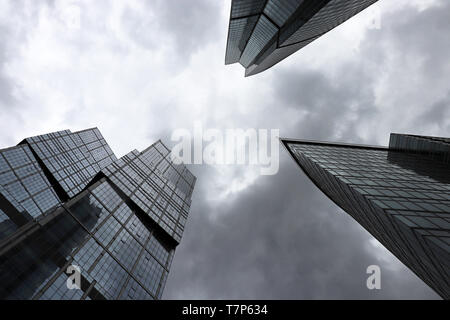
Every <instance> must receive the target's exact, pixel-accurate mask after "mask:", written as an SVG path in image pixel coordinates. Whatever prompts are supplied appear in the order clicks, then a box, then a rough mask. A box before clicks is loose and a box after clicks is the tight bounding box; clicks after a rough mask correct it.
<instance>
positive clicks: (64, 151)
mask: <svg viewBox="0 0 450 320" xmlns="http://www.w3.org/2000/svg"><path fill="white" fill-rule="evenodd" d="M195 181H196V178H195V177H194V176H193V175H192V173H191V172H190V171H189V170H187V169H186V167H185V166H184V165H175V164H174V163H173V162H172V161H171V157H170V151H169V150H168V149H167V148H166V147H165V146H164V144H163V143H162V142H161V141H158V142H156V143H155V144H153V145H152V146H150V147H149V148H147V149H146V150H144V151H142V152H138V151H136V150H134V151H132V152H130V153H129V154H127V155H125V156H124V157H122V158H120V159H117V158H116V156H115V155H114V153H113V152H112V151H111V149H110V147H109V146H108V144H107V143H106V141H105V140H104V138H103V136H102V135H101V133H100V131H99V130H98V129H97V128H94V129H88V130H83V131H80V132H74V133H72V132H70V131H68V130H66V131H60V132H55V133H50V134H46V135H41V136H37V137H32V138H27V139H25V140H23V141H22V142H21V143H20V144H19V145H18V146H16V147H12V148H8V149H3V150H0V283H1V284H2V285H1V286H0V299H159V298H161V295H162V292H163V289H164V285H165V282H166V279H167V275H168V272H169V269H170V265H171V261H172V258H173V255H174V252H175V248H176V246H177V245H178V244H179V242H180V241H181V237H182V234H183V230H184V225H185V223H186V219H187V217H188V212H189V208H190V204H191V195H192V192H193V189H194V185H195Z"/></svg>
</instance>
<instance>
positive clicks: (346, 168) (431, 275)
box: [281, 134, 450, 299]
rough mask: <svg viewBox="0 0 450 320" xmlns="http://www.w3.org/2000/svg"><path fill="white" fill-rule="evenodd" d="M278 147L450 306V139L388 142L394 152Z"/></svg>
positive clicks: (398, 137)
mask: <svg viewBox="0 0 450 320" xmlns="http://www.w3.org/2000/svg"><path fill="white" fill-rule="evenodd" d="M281 140H282V143H283V145H284V146H285V147H286V149H287V150H288V151H289V153H290V154H291V156H292V157H293V159H294V160H295V161H296V162H297V164H298V165H299V166H300V168H301V169H302V170H303V171H304V173H305V174H306V175H307V176H308V177H309V178H310V179H311V180H312V182H314V184H315V185H316V186H317V187H318V188H319V189H320V190H322V192H324V193H325V194H326V195H327V196H328V197H329V198H330V199H331V200H332V201H334V202H335V203H336V204H337V205H338V206H339V207H341V208H342V209H343V210H344V211H346V212H347V213H348V214H350V215H351V216H352V217H353V218H354V219H355V220H356V221H357V222H358V223H359V224H361V225H362V226H363V227H364V228H365V229H366V230H367V231H369V232H370V233H371V234H372V235H373V236H374V237H375V238H376V239H377V240H378V241H379V242H380V243H381V244H383V246H385V247H386V248H387V249H388V250H389V251H390V252H392V253H393V254H394V255H395V256H396V257H397V258H398V259H400V261H402V262H403V263H404V264H405V265H406V266H407V267H409V268H410V269H411V270H412V271H413V272H414V273H415V274H416V275H417V276H418V277H419V278H421V279H422V280H423V281H424V282H425V283H427V284H428V285H429V286H430V287H431V288H432V289H433V290H434V291H436V292H437V293H438V294H439V295H440V296H441V297H443V298H445V299H450V286H449V281H450V278H449V271H450V165H449V164H450V139H448V138H437V137H425V136H415V135H405V134H391V137H390V142H389V147H375V146H363V145H351V144H342V143H329V142H316V141H305V140H289V139H281Z"/></svg>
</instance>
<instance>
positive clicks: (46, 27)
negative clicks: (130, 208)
mask: <svg viewBox="0 0 450 320" xmlns="http://www.w3.org/2000/svg"><path fill="white" fill-rule="evenodd" d="M229 10H230V2H229V1H227V0H222V1H219V0H214V1H212V0H189V1H187V0H148V1H144V0H141V1H130V0H127V1H119V0H110V1H106V0H105V1H104V0H96V1H88V0H86V1H70V0H64V1H57V0H53V1H52V0H47V1H44V0H40V1H39V0H29V1H23V0H10V1H8V0H0V120H1V122H0V148H3V147H8V146H12V145H15V144H17V143H18V142H19V141H21V140H22V139H23V138H24V137H27V136H33V135H37V134H43V133H47V132H52V131H57V130H62V129H71V130H72V131H75V130H80V129H84V128H88V127H93V126H97V127H98V128H99V129H100V130H101V132H102V133H103V135H104V136H105V138H106V140H107V141H108V143H109V144H110V146H111V147H112V149H113V151H114V152H115V153H116V155H117V156H122V155H124V154H125V153H127V152H128V151H130V150H132V149H135V148H136V149H140V150H142V149H143V148H145V147H147V146H148V145H150V144H151V143H153V142H154V141H156V140H158V139H160V138H161V139H162V140H163V141H164V142H165V143H166V144H167V145H169V146H173V145H174V143H173V142H171V141H170V137H171V134H172V132H173V130H175V129H179V128H186V129H189V130H192V128H193V124H194V121H201V122H202V124H203V126H204V127H205V128H217V129H223V130H224V129H227V128H243V129H247V128H267V129H280V133H281V136H284V137H291V138H305V139H314V140H330V141H344V142H349V143H365V144H372V145H377V144H379V145H387V144H388V140H389V133H390V132H402V133H415V134H426V135H436V136H447V137H448V136H450V107H449V104H450V81H449V77H448V75H450V60H449V58H448V57H449V56H450V37H449V36H448V30H450V2H449V1H448V0H440V1H439V0H421V1H419V0H395V1H394V0H380V1H379V2H378V3H376V4H375V5H374V6H372V7H371V8H370V9H368V10H366V11H364V12H362V13H360V14H359V15H358V16H356V17H354V18H352V19H351V20H349V21H347V22H346V23H344V24H343V25H341V26H340V27H338V28H336V29H335V30H333V31H331V32H329V33H328V34H326V35H325V36H323V37H322V38H320V39H319V40H317V41H315V42H314V43H312V44H311V45H309V46H308V47H306V48H304V49H303V50H301V51H299V52H297V53H295V54H294V55H292V56H291V57H289V58H287V59H286V60H284V61H282V62H281V63H279V64H278V65H276V66H275V67H273V68H271V69H269V70H268V71H265V72H264V73H262V74H259V75H256V76H253V77H249V78H244V69H243V68H242V67H241V66H240V65H239V64H235V65H231V66H225V65H224V56H225V45H226V37H227V28H228V18H229ZM77 17H79V19H78V18H77ZM374 19H375V20H377V19H378V20H377V21H376V22H377V23H373V21H374ZM190 169H191V170H192V171H193V173H194V174H195V175H196V176H197V177H198V180H197V185H196V189H195V191H194V195H193V205H192V207H191V212H190V218H189V220H188V223H187V226H186V229H185V233H184V237H183V240H182V242H181V244H180V246H179V247H178V249H177V252H176V254H175V259H174V261H173V265H172V270H171V272H170V275H169V279H168V282H167V286H166V290H165V293H164V296H163V297H164V298H167V299H179V298H184V299H202V298H209V299H216V298H226V299H254V298H256V299H266V298H270V299H279V298H284V299H305V298H306V299H316V298H325V299H341V298H342V299H344V298H368V299H379V298H388V299H391V298H394V299H403V298H413V299H417V298H425V299H436V298H438V296H437V295H436V294H435V293H434V292H433V291H432V290H431V289H429V288H428V287H427V286H426V285H425V284H424V283H423V282H422V281H421V280H420V279H418V278H417V277H416V276H415V275H414V274H413V273H412V272H411V271H409V270H408V269H407V268H406V267H404V266H403V265H402V264H401V263H400V262H399V261H398V260H397V259H396V258H395V257H394V256H393V255H392V254H390V253H389V252H388V251H387V250H386V249H384V248H383V247H382V246H381V245H380V244H379V243H378V242H377V241H376V240H375V239H374V238H373V237H371V236H370V235H369V233H368V232H366V231H365V230H364V229H363V228H362V227H360V226H359V225H358V224H357V223H356V222H355V221H354V220H353V219H352V218H351V217H350V216H349V215H347V214H346V213H345V212H343V211H342V210H340V209H339V208H338V207H337V206H336V205H334V204H333V203H332V202H331V201H330V200H329V199H328V198H326V196H325V195H323V194H322V193H321V192H320V191H319V190H318V189H317V188H316V187H315V186H314V185H313V184H312V183H311V182H310V181H309V180H308V179H307V178H306V177H305V175H304V174H303V173H302V172H301V170H300V169H299V168H298V167H297V166H296V165H295V163H294V162H293V161H292V159H290V158H289V156H288V155H287V153H286V152H285V150H284V149H282V148H280V171H279V173H278V174H277V175H274V176H260V175H259V169H258V168H255V167H245V166H206V165H204V166H190ZM373 264H376V265H379V266H380V267H381V276H382V279H381V290H378V291H377V290H372V291H370V290H368V289H367V288H366V279H367V276H368V275H367V274H366V268H367V267H368V266H369V265H373Z"/></svg>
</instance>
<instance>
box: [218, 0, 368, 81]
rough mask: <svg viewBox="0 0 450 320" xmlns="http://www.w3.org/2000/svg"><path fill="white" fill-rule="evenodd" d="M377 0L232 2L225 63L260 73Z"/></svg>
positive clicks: (259, 0) (236, 0) (249, 73)
mask: <svg viewBox="0 0 450 320" xmlns="http://www.w3.org/2000/svg"><path fill="white" fill-rule="evenodd" d="M376 1H377V0H232V4H231V15H230V24H229V29H228V40H227V49H226V55H225V64H232V63H236V62H239V63H240V64H241V65H242V66H243V67H244V68H246V71H245V75H246V76H251V75H255V74H257V73H260V72H262V71H264V70H266V69H268V68H270V67H272V66H273V65H275V64H277V63H278V62H280V61H281V60H283V59H284V58H286V57H288V56H289V55H291V54H292V53H294V52H296V51H297V50H299V49H301V48H303V47H305V46H306V45H308V44H309V43H311V42H312V41H314V40H316V39H317V38H319V37H320V36H322V35H324V34H325V33H327V32H328V31H330V30H331V29H333V28H335V27H337V26H338V25H340V24H341V23H343V22H345V21H346V20H348V19H349V18H351V17H352V16H354V15H356V14H357V13H359V12H360V11H362V10H364V9H365V8H367V7H368V6H370V5H371V4H373V3H375V2H376Z"/></svg>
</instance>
